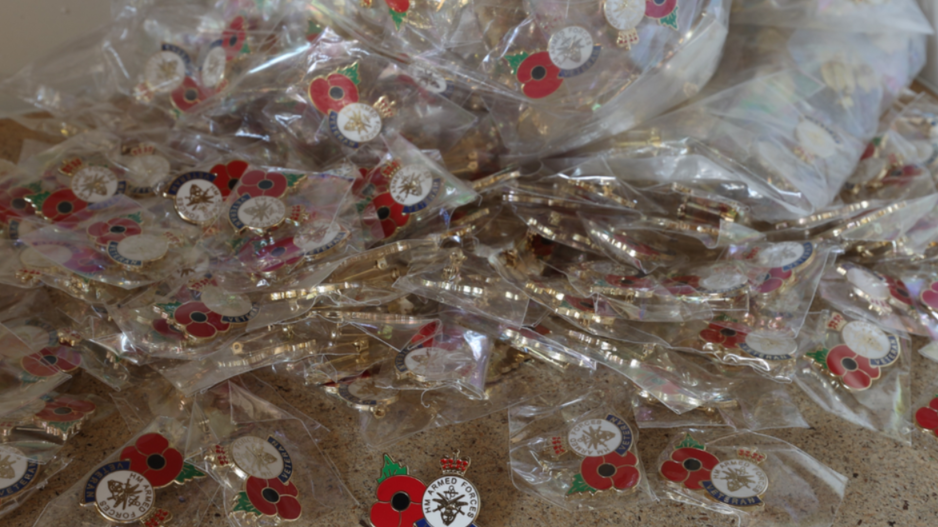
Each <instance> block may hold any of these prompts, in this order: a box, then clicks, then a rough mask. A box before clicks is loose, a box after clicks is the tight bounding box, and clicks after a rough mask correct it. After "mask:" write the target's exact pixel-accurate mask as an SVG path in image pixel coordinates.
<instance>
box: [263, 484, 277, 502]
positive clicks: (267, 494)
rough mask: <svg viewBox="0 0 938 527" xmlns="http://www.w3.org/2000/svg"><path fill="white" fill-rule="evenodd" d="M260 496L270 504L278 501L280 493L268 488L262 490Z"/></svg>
mask: <svg viewBox="0 0 938 527" xmlns="http://www.w3.org/2000/svg"><path fill="white" fill-rule="evenodd" d="M261 496H263V497H264V499H265V500H267V501H269V502H271V503H277V502H278V501H280V493H279V492H277V491H276V490H274V489H272V488H270V487H267V488H266V489H264V490H262V491H261Z"/></svg>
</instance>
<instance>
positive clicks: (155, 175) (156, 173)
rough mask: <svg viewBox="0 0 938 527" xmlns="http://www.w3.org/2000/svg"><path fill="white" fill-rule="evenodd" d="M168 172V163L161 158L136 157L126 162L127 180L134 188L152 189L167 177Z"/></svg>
mask: <svg viewBox="0 0 938 527" xmlns="http://www.w3.org/2000/svg"><path fill="white" fill-rule="evenodd" d="M169 171H170V165H169V161H168V160H167V159H166V158H165V157H163V156H156V155H147V156H136V157H132V158H130V161H128V162H127V179H128V180H129V181H130V182H131V183H132V184H133V185H134V186H135V187H143V188H151V187H154V186H156V185H157V184H159V183H160V182H161V181H163V180H164V179H166V177H167V176H169Z"/></svg>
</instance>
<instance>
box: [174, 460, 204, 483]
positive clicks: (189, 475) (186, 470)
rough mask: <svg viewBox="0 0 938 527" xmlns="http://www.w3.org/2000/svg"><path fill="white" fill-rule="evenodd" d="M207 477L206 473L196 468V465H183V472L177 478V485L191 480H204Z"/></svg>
mask: <svg viewBox="0 0 938 527" xmlns="http://www.w3.org/2000/svg"><path fill="white" fill-rule="evenodd" d="M205 475H206V474H205V472H202V471H201V470H199V469H197V468H195V465H193V464H192V463H183V464H182V472H180V473H179V475H178V476H176V483H185V482H187V481H189V480H190V479H196V478H204V477H205Z"/></svg>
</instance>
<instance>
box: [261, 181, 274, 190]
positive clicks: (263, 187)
mask: <svg viewBox="0 0 938 527" xmlns="http://www.w3.org/2000/svg"><path fill="white" fill-rule="evenodd" d="M273 187H274V182H273V181H271V180H269V179H265V180H264V181H261V182H260V183H258V184H257V188H259V189H261V190H269V189H272V188H273Z"/></svg>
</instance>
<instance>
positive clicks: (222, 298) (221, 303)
mask: <svg viewBox="0 0 938 527" xmlns="http://www.w3.org/2000/svg"><path fill="white" fill-rule="evenodd" d="M199 300H201V301H202V303H203V304H205V306H206V307H208V308H209V309H211V310H212V311H214V312H215V313H218V314H219V315H222V316H226V317H241V316H246V315H247V314H248V313H250V312H251V310H252V309H254V303H253V302H251V299H250V298H248V297H247V296H245V295H242V294H239V293H229V292H228V291H225V290H224V289H222V288H220V287H218V286H214V285H210V286H206V287H205V288H204V289H202V291H201V293H199Z"/></svg>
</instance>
